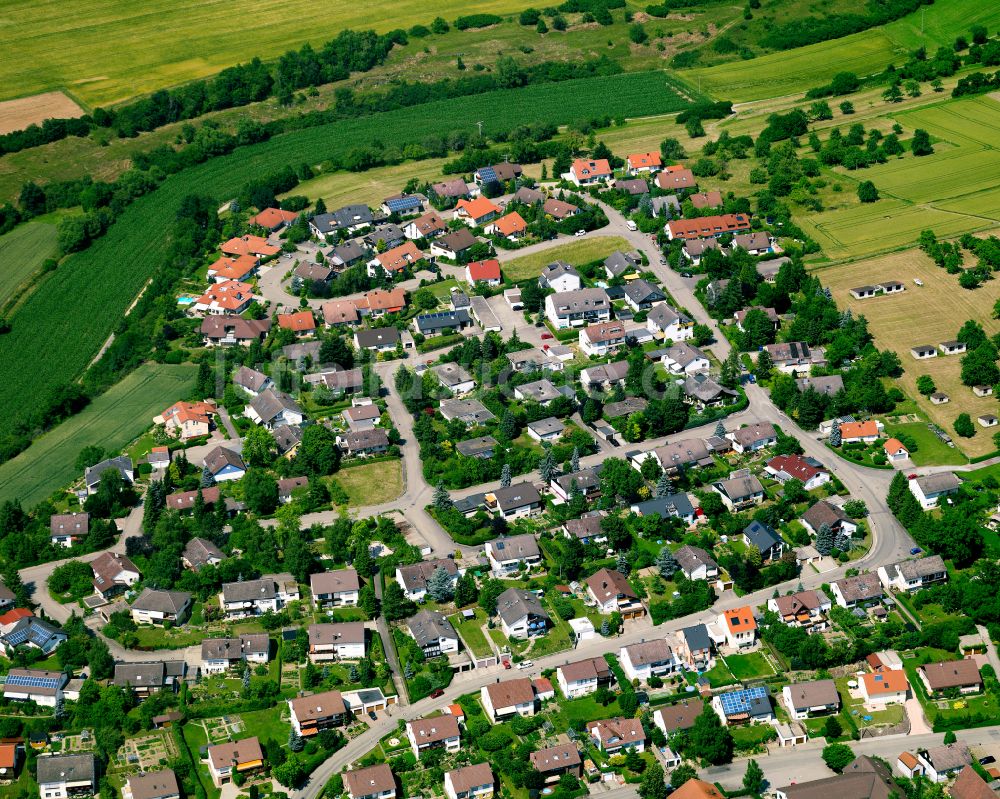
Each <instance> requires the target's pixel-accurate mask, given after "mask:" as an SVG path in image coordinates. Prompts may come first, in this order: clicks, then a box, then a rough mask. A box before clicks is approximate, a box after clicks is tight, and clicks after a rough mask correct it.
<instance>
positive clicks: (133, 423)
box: [0, 363, 195, 507]
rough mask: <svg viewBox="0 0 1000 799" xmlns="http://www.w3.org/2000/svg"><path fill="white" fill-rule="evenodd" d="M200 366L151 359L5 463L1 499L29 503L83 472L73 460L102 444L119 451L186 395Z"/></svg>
mask: <svg viewBox="0 0 1000 799" xmlns="http://www.w3.org/2000/svg"><path fill="white" fill-rule="evenodd" d="M194 376H195V367H194V366H192V365H188V364H183V365H179V366H167V365H164V364H155V363H150V364H146V365H144V366H142V367H140V368H139V369H137V370H136V371H135V372H133V373H132V374H130V375H129V376H128V377H126V378H125V379H124V380H123V381H122V382H121V383H119V384H118V385H116V386H114V387H112V388H111V389H109V390H108V391H107V392H106V393H104V394H102V395H101V396H99V397H98V398H97V399H96V400H94V401H93V402H92V403H91V404H90V405H89V406H88V407H87V408H85V409H84V410H83V411H82V412H81V413H79V414H77V415H76V416H74V417H72V418H71V419H69V420H67V421H65V422H63V423H62V424H61V425H59V426H58V427H56V428H55V429H54V430H53V431H52V432H50V433H47V434H46V435H44V436H42V437H41V438H39V439H38V440H37V441H35V442H34V443H33V444H32V445H31V446H30V447H29V448H28V449H27V450H25V451H24V452H22V453H21V454H20V455H18V456H17V457H16V458H13V459H12V460H10V461H8V462H7V463H5V464H4V465H3V466H0V502H3V501H6V500H8V499H19V500H20V501H21V504H22V505H24V506H25V507H31V506H32V505H34V504H35V503H37V502H39V501H40V500H42V499H45V498H46V497H48V496H49V495H50V494H52V492H54V491H57V490H58V489H60V488H62V487H63V486H66V485H68V484H69V483H71V482H72V481H73V480H74V479H76V478H78V477H82V475H81V474H80V473H79V472H78V471H77V469H76V466H75V465H74V461H75V460H76V456H77V455H78V454H79V452H80V450H81V449H83V448H84V447H86V446H90V445H92V444H97V445H100V446H102V447H104V449H106V450H108V451H109V452H118V451H119V450H121V449H122V448H123V447H125V446H126V445H127V444H128V443H129V442H130V441H132V439H134V438H135V437H136V436H138V435H139V434H140V433H141V432H142V431H143V430H145V429H146V428H147V427H149V426H151V425H152V424H153V417H154V416H155V415H156V414H157V413H159V412H160V411H162V410H163V409H164V408H166V407H167V406H168V405H170V404H171V403H174V402H176V401H177V400H179V399H181V398H182V397H185V396H186V395H187V393H188V391H190V389H191V387H192V386H193V385H194Z"/></svg>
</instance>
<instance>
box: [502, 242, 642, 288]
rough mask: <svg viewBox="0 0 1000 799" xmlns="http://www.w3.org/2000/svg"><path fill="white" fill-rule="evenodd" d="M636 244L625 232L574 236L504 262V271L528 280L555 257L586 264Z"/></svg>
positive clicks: (507, 275) (510, 277)
mask: <svg viewBox="0 0 1000 799" xmlns="http://www.w3.org/2000/svg"><path fill="white" fill-rule="evenodd" d="M631 249H632V248H631V247H630V246H629V243H628V242H627V241H625V239H623V238H622V237H621V236H593V235H591V236H588V237H586V238H584V239H582V240H573V241H570V242H569V243H568V244H563V245H562V246H559V247H550V248H549V249H547V250H542V251H540V252H535V253H531V254H530V255H522V256H521V257H519V258H513V259H512V260H510V261H507V262H505V263H503V264H502V268H503V273H504V275H505V276H506V277H507V279H508V280H515V281H516V280H527V279H528V278H530V277H538V275H539V274H540V273H541V271H542V267H544V266H545V265H546V264H550V263H552V262H553V261H559V260H562V261H566V262H567V263H570V264H585V263H589V262H590V261H596V260H597V259H598V258H607V257H608V256H609V255H611V253H613V252H614V251H615V250H623V251H626V252H627V251H628V250H631Z"/></svg>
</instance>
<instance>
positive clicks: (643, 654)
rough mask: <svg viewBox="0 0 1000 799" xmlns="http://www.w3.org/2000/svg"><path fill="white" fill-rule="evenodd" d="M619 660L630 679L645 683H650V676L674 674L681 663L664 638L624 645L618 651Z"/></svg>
mask: <svg viewBox="0 0 1000 799" xmlns="http://www.w3.org/2000/svg"><path fill="white" fill-rule="evenodd" d="M618 661H619V663H621V667H622V671H623V672H625V677H626V678H627V679H628V680H629V681H632V680H639V681H640V682H643V683H648V682H649V678H650V677H663V676H664V675H666V674H673V673H674V672H675V671H677V669H678V667H679V665H680V664H679V663H678V662H677V658H676V657H675V656H674V650H673V648H672V647H671V646H670V644H668V643H667V642H666V640H665V639H663V638H656V639H654V640H652V641H643V642H642V643H638V644H632V645H631V646H623V647H622V648H621V651H620V652H619V653H618Z"/></svg>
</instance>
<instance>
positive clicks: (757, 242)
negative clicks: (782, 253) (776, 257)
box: [732, 230, 774, 255]
mask: <svg viewBox="0 0 1000 799" xmlns="http://www.w3.org/2000/svg"><path fill="white" fill-rule="evenodd" d="M732 246H733V247H734V248H739V249H741V250H746V251H747V252H748V253H750V254H751V255H767V254H768V253H770V252H774V247H773V245H772V242H771V237H770V236H768V235H767V233H764V232H763V231H759V230H758V231H757V232H756V233H738V234H736V235H735V236H733V244H732Z"/></svg>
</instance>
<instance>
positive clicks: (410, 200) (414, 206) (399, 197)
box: [380, 194, 424, 216]
mask: <svg viewBox="0 0 1000 799" xmlns="http://www.w3.org/2000/svg"><path fill="white" fill-rule="evenodd" d="M380 208H381V211H382V213H383V214H386V215H390V214H399V215H400V216H409V215H411V214H419V213H420V212H421V211H423V210H424V201H423V200H422V199H421V198H420V197H419V196H417V195H416V194H394V195H393V196H392V197H386V198H385V199H384V200H382V205H381V206H380Z"/></svg>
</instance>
